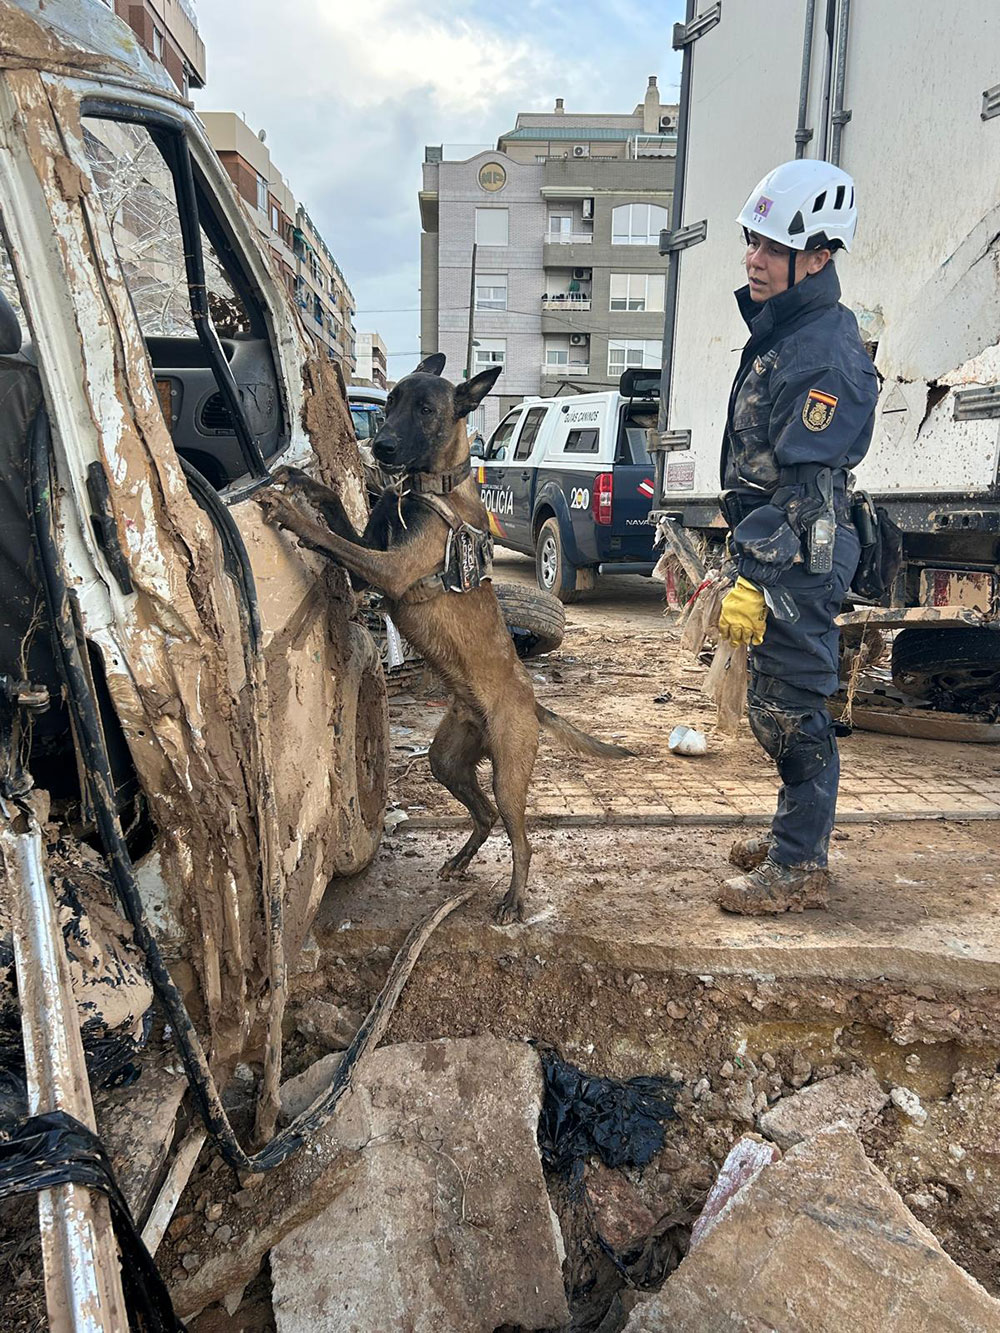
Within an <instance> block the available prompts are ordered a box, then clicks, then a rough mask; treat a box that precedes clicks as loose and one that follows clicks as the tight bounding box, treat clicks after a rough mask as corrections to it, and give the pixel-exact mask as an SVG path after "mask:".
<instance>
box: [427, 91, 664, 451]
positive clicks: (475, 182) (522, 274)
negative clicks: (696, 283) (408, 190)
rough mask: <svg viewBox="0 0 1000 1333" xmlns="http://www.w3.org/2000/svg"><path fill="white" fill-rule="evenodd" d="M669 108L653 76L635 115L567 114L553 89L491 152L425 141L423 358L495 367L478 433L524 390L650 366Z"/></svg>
mask: <svg viewBox="0 0 1000 1333" xmlns="http://www.w3.org/2000/svg"><path fill="white" fill-rule="evenodd" d="M676 115H677V111H676V107H673V106H664V105H663V104H662V103H661V102H660V97H659V92H658V90H657V86H656V80H655V78H651V79H650V80H649V86H648V87H647V89H646V93H645V97H644V99H643V101H642V102H641V103H639V105H638V106H637V107H636V108H635V110H634V111H633V112H632V113H631V114H623V115H583V114H580V115H571V114H568V113H567V112H566V111H565V109H564V107H563V105H562V102H561V100H560V101H557V103H556V106H555V109H554V110H553V111H552V112H550V113H547V114H539V113H522V114H521V115H519V116H518V117H517V122H516V125H515V127H514V129H513V130H511V131H509V132H508V133H507V134H504V135H501V136H500V139H499V140H498V142H497V147H496V150H495V151H494V150H486V151H483V152H479V153H476V154H475V155H474V156H472V157H470V158H467V159H464V160H447V159H446V158H445V155H444V153H443V151H442V150H441V149H439V148H434V147H430V148H428V149H427V150H426V152H425V162H424V168H423V171H424V177H423V189H422V191H421V193H420V209H421V223H422V228H423V231H422V236H421V326H420V345H421V353H422V354H423V355H425V356H426V355H428V354H429V353H431V352H435V351H441V352H444V353H445V355H446V356H447V358H448V370H446V372H445V373H446V374H450V375H451V377H452V378H454V379H458V378H461V376H462V375H463V374H464V373H465V372H466V370H467V369H468V370H470V371H471V373H472V374H475V373H477V371H480V370H483V369H485V368H486V367H487V366H489V365H491V364H493V363H495V362H500V363H502V364H503V367H504V369H503V373H502V374H501V376H500V379H499V380H498V381H497V390H496V393H495V394H494V395H491V397H490V398H488V399H487V400H486V403H485V404H484V405H483V407H482V408H481V409H480V414H481V419H479V420H476V421H475V422H474V423H473V424H474V425H475V426H477V427H478V428H479V429H481V430H483V431H484V433H488V432H489V431H490V430H492V428H493V426H494V425H495V424H496V423H497V421H499V419H500V417H501V416H502V415H503V414H504V413H505V412H507V411H508V410H509V409H510V407H511V406H513V405H514V404H515V403H518V402H520V401H521V399H522V398H524V397H526V396H528V395H534V394H542V395H552V394H557V393H572V392H591V391H594V390H597V389H606V388H612V387H614V386H616V385H617V383H618V379H619V377H620V375H621V373H622V371H623V370H625V369H626V368H627V367H629V366H635V365H638V366H647V367H650V368H653V367H658V366H659V364H660V356H661V344H662V336H663V305H664V288H665V279H666V267H667V266H666V260H665V259H663V258H661V256H660V254H659V239H660V232H661V231H662V230H664V229H666V228H668V226H669V221H670V201H671V197H672V190H673V172H674V155H675V151H676ZM470 297H471V299H472V312H471V313H472V319H471V323H470V309H469V307H470ZM470 328H471V334H472V337H471V358H470V357H469V344H470V338H469V333H470ZM467 360H471V365H470V366H468V367H467V365H466V362H467Z"/></svg>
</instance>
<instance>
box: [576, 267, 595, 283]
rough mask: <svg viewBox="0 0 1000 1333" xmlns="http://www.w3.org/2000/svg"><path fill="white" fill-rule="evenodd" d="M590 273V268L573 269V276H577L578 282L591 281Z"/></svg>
mask: <svg viewBox="0 0 1000 1333" xmlns="http://www.w3.org/2000/svg"><path fill="white" fill-rule="evenodd" d="M590 274H591V270H590V269H589V268H575V269H574V270H573V277H574V278H576V280H577V282H589V281H590Z"/></svg>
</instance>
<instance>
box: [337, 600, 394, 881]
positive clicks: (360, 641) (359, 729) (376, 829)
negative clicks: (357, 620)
mask: <svg viewBox="0 0 1000 1333" xmlns="http://www.w3.org/2000/svg"><path fill="white" fill-rule="evenodd" d="M342 689H343V701H342V703H341V707H340V719H339V720H340V726H339V728H338V731H339V745H340V754H339V755H338V756H337V759H338V762H337V772H338V776H339V778H340V784H339V790H338V791H337V794H336V798H335V801H334V808H333V819H334V821H335V825H336V828H337V849H336V854H335V859H334V866H333V873H334V874H335V875H356V874H358V873H359V872H360V871H362V870H364V869H365V867H366V866H369V865H371V863H372V861H373V860H374V858H375V853H376V852H377V851H378V845H379V841H380V840H381V837H382V819H383V816H384V815H385V803H386V798H387V794H388V788H389V701H388V698H387V696H386V690H385V677H384V675H383V673H382V663H381V661H380V659H379V651H378V648H377V647H376V645H375V640H374V639H373V638H372V636H371V635H370V634H369V633H368V631H367V630H366V629H364V628H363V627H362V626H361V625H357V624H351V625H350V626H349V627H348V642H347V645H346V651H345V653H344V668H343V684H342Z"/></svg>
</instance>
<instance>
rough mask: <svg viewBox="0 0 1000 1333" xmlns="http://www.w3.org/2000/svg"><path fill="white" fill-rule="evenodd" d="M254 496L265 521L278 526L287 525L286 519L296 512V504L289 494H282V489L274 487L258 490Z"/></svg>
mask: <svg viewBox="0 0 1000 1333" xmlns="http://www.w3.org/2000/svg"><path fill="white" fill-rule="evenodd" d="M253 498H254V500H255V501H256V502H257V506H258V508H259V509H260V511H261V513H262V514H263V515H264V521H265V522H267V523H271V524H274V525H276V526H277V527H285V526H286V521H287V520H289V519H290V518H291V517H292V516H293V515H294V514H295V512H296V510H295V506H294V505H293V504H292V502H291V500H289V498H288V496H287V495H282V494H281V492H280V491H276V490H274V489H268V490H266V491H258V492H257V494H256V495H255V496H254V497H253Z"/></svg>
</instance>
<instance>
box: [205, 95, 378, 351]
mask: <svg viewBox="0 0 1000 1333" xmlns="http://www.w3.org/2000/svg"><path fill="white" fill-rule="evenodd" d="M200 116H201V119H202V122H203V123H204V125H205V130H206V132H207V134H208V137H209V139H210V141H211V143H212V147H213V148H214V149H215V151H216V152H217V153H218V155H219V158H220V160H221V161H222V163H223V165H224V166H225V168H226V170H227V171H228V173H229V176H230V179H231V180H232V182H233V184H234V185H235V187H236V191H237V193H238V194H239V196H240V198H241V199H242V201H243V203H244V205H245V206H246V209H247V212H248V213H249V214H250V216H251V218H252V219H253V221H254V224H255V225H256V227H257V230H258V231H259V232H260V235H261V237H262V238H263V240H264V241H265V243H266V244H267V246H268V247H269V249H270V251H271V258H272V261H273V263H274V266H275V270H276V272H278V273H279V274H280V276H281V278H282V281H283V282H284V283H285V286H286V288H287V289H288V293H289V295H290V296H291V297H292V299H293V300H294V301H295V302H296V303H297V305H298V307H299V310H300V313H301V315H302V322H303V324H304V325H305V327H306V331H307V332H308V334H309V336H310V337H311V338H312V340H313V342H314V343H315V344H316V346H317V347H323V348H325V349H326V351H327V354H328V355H329V356H330V357H332V358H333V359H334V360H337V361H339V362H340V363H341V364H342V365H343V367H344V371H345V374H347V375H348V376H349V375H351V374H352V373H353V371H354V365H355V346H354V343H355V329H354V297H353V295H352V293H351V289H350V287H349V286H348V284H347V279H346V278H345V277H344V275H343V273H342V272H341V269H340V266H339V265H338V264H337V261H336V260H335V259H334V257H333V255H332V254H331V253H330V250H329V247H328V246H327V244H326V242H325V241H324V240H323V237H322V236H321V235H320V233H319V231H318V229H317V228H316V226H315V224H314V223H313V221H312V219H311V218H310V216H309V214H308V212H307V211H306V209H305V207H304V206H303V205H302V204H300V203H298V202H297V201H296V199H295V197H294V195H293V194H292V191H291V189H290V188H289V186H288V184H287V182H286V181H285V179H284V177H283V176H282V174H281V172H280V171H279V170H278V169H277V167H276V166H275V165H274V163H273V162H272V160H271V154H270V152H269V151H268V149H267V146H266V143H265V138H266V136H265V134H264V131H263V130H262V131H261V132H260V133H259V134H255V133H254V131H253V130H252V129H251V128H250V126H249V125H247V123H246V121H244V120H243V118H242V117H241V116H238V115H236V114H235V112H232V111H203V112H200Z"/></svg>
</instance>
